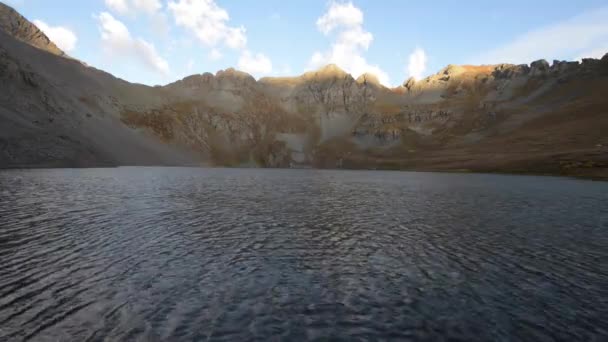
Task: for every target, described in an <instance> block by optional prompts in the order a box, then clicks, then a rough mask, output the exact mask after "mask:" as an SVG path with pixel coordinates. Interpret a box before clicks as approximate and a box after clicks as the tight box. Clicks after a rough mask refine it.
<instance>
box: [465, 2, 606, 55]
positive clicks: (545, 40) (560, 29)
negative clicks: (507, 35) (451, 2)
mask: <svg viewBox="0 0 608 342" xmlns="http://www.w3.org/2000/svg"><path fill="white" fill-rule="evenodd" d="M606 18H608V7H601V8H598V9H596V10H593V11H590V12H584V13H582V14H580V15H577V16H575V17H572V18H570V19H568V20H564V21H561V22H558V23H556V24H553V25H549V26H546V27H542V28H539V29H536V30H533V31H530V32H527V33H525V34H522V35H521V36H519V37H517V38H515V39H514V40H512V41H511V42H509V43H507V44H505V45H503V46H500V47H497V48H495V49H493V50H491V51H489V52H487V53H484V54H481V55H480V56H477V57H476V58H474V59H473V61H472V62H473V63H491V64H493V63H530V62H531V61H534V60H537V59H541V58H545V59H573V58H576V57H578V56H581V55H582V54H588V53H590V52H593V50H594V48H596V47H597V46H604V47H608V20H606Z"/></svg>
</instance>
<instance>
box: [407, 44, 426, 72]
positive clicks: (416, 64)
mask: <svg viewBox="0 0 608 342" xmlns="http://www.w3.org/2000/svg"><path fill="white" fill-rule="evenodd" d="M426 62H427V57H426V52H424V50H423V49H421V48H416V49H415V50H414V52H412V53H411V54H410V57H409V61H408V65H407V74H408V76H409V77H413V78H415V79H417V80H419V79H421V78H422V76H423V75H424V71H425V70H426Z"/></svg>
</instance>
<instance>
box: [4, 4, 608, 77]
mask: <svg viewBox="0 0 608 342" xmlns="http://www.w3.org/2000/svg"><path fill="white" fill-rule="evenodd" d="M0 1H3V0H0ZM5 2H7V3H8V4H9V5H12V6H14V7H15V8H16V9H17V10H18V11H20V12H21V14H23V15H24V16H25V17H26V18H28V19H30V20H32V21H34V20H36V23H37V24H38V25H39V26H41V28H42V29H43V31H45V32H46V33H47V35H49V36H50V37H51V39H53V40H54V41H55V42H56V43H58V45H59V46H60V47H63V48H64V50H67V52H68V53H69V54H70V55H72V56H74V57H76V58H78V59H80V60H82V61H84V62H86V63H87V64H89V65H92V66H94V67H97V68H100V69H103V70H106V71H108V72H111V73H113V74H114V75H116V76H118V77H121V78H124V79H126V80H129V81H132V82H140V83H145V84H150V85H154V84H165V83H168V82H171V81H174V80H176V79H180V78H182V77H184V76H187V75H190V74H194V73H203V72H206V71H209V72H213V73H215V72H216V71H217V70H219V69H225V68H227V67H231V66H232V67H236V68H237V69H242V70H245V71H247V72H249V73H251V74H253V75H254V76H256V77H261V76H282V75H298V74H301V73H302V72H304V71H306V70H310V69H314V68H317V67H320V66H322V65H324V64H327V63H336V64H338V65H339V66H341V67H342V68H343V69H345V70H346V71H348V72H350V73H352V74H353V76H355V77H357V76H358V75H359V74H361V73H362V72H372V73H375V74H377V75H378V76H379V78H380V80H381V81H382V82H383V83H385V84H387V85H393V86H394V85H398V84H401V83H402V82H403V81H404V80H405V79H407V78H408V77H409V76H416V77H418V78H420V77H424V76H427V75H429V74H433V73H435V72H437V71H438V70H439V69H441V68H442V67H444V66H445V65H447V64H495V63H503V62H504V63H529V62H531V61H532V60H534V59H539V58H545V59H548V60H550V61H551V60H553V59H569V60H570V59H579V58H582V57H596V58H598V57H601V56H602V55H603V54H604V53H606V52H608V20H607V19H606V18H608V1H607V0H577V1H564V2H556V1H555V0H546V1H545V0H536V1H529V0H527V1H519V0H516V1H514V0H511V1H477V0H471V1H449V0H444V1H439V0H425V1H413V0H401V1H398V0H385V1H377V0H353V1H327V0H308V1H304V0H293V1H280V0H258V1H245V0H87V1H76V0H54V1H48V0H8V1H5Z"/></svg>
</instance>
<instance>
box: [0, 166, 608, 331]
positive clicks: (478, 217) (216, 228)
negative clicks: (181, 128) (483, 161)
mask: <svg viewBox="0 0 608 342" xmlns="http://www.w3.org/2000/svg"><path fill="white" fill-rule="evenodd" d="M0 193H1V194H2V196H1V197H0V259H1V260H2V262H1V263H0V341H5V340H6V341H104V340H111V341H134V340H139V341H176V340H177V341H179V340H188V341H196V340H217V341H223V340H225V341H233V340H237V341H247V340H269V339H272V340H274V339H282V340H327V339H333V340H349V341H350V340H422V341H424V340H428V341H435V340H447V339H451V340H455V341H456V340H463V341H464V340H466V341H473V340H478V341H488V340H497V341H509V340H568V341H571V340H589V341H591V340H596V341H600V340H606V339H608V326H607V324H606V321H605V317H608V267H606V261H607V260H608V248H606V246H608V205H606V203H608V183H597V182H589V181H580V180H572V179H562V178H551V177H514V176H496V175H458V174H433V173H404V172H367V171H360V172H355V171H316V170H238V169H198V168H118V169H87V170H72V169H65V170H14V171H2V172H0Z"/></svg>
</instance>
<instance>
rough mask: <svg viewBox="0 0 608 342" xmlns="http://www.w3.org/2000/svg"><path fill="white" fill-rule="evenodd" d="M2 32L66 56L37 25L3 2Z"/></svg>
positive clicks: (1, 8)
mask: <svg viewBox="0 0 608 342" xmlns="http://www.w3.org/2000/svg"><path fill="white" fill-rule="evenodd" d="M0 30H2V31H4V32H6V33H7V34H9V35H11V36H13V37H15V38H17V39H19V40H21V41H23V42H25V43H27V44H30V45H32V46H34V47H37V48H39V49H41V50H45V51H48V52H50V53H52V54H55V55H58V56H65V53H64V52H63V51H61V49H59V48H58V47H57V45H55V43H53V42H52V41H51V40H50V39H49V37H47V36H46V35H45V34H44V33H43V32H42V31H41V30H40V29H39V28H38V27H36V25H34V24H33V23H31V22H30V21H29V20H27V19H26V18H24V17H23V16H22V15H21V14H19V13H18V12H17V11H15V10H14V9H13V8H12V7H10V6H7V5H5V4H3V3H2V2H0Z"/></svg>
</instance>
